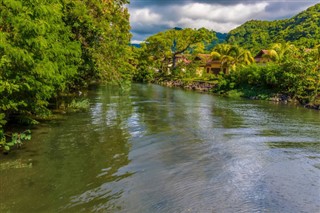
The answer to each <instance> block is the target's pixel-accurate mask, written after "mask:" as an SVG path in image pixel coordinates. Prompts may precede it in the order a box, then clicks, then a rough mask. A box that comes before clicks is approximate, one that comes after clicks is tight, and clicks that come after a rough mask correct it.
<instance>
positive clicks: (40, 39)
mask: <svg viewBox="0 0 320 213" xmlns="http://www.w3.org/2000/svg"><path fill="white" fill-rule="evenodd" d="M127 3H128V1H127V0H113V1H100V0H93V1H89V0H46V1H39V0H0V97H1V98H0V132H1V134H2V137H1V141H2V143H3V144H2V146H3V147H4V146H5V148H6V149H7V145H4V143H5V142H3V140H4V138H5V137H4V136H3V135H4V130H3V128H4V127H3V126H4V124H5V123H6V121H8V120H10V119H11V118H12V117H15V118H19V119H16V120H17V121H19V122H20V123H21V122H22V123H36V121H35V120H33V118H34V117H36V116H39V115H44V114H48V112H49V110H48V109H47V106H48V104H49V101H50V100H54V98H55V97H57V96H58V95H59V94H61V93H67V92H69V91H70V90H72V89H74V88H78V87H81V86H86V85H87V83H88V82H90V81H93V80H107V81H109V82H116V83H118V84H120V85H121V86H122V87H123V88H124V87H127V85H128V82H130V80H131V78H132V73H131V70H132V66H131V65H130V64H129V58H130V53H131V51H130V49H128V48H129V47H128V44H129V41H130V36H131V35H130V33H129V29H130V26H129V14H128V10H127V8H126V7H125V6H124V5H125V4H127ZM75 105H76V106H77V107H78V106H84V105H85V103H81V104H75ZM12 138H13V143H14V144H19V140H20V139H19V138H21V140H20V141H22V140H23V134H20V136H19V138H18V139H16V140H15V136H13V137H12ZM10 143H12V142H10Z"/></svg>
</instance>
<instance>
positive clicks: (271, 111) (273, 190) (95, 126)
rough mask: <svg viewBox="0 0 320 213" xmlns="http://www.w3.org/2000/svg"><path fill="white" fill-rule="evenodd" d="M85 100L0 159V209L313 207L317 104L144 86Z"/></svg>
mask: <svg viewBox="0 0 320 213" xmlns="http://www.w3.org/2000/svg"><path fill="white" fill-rule="evenodd" d="M88 98H89V100H90V109H89V111H88V112H82V113H72V114H67V115H65V116H63V118H62V119H58V120H54V121H50V122H47V123H43V124H41V125H39V126H37V127H36V128H35V129H33V130H32V131H33V134H32V137H33V138H32V141H30V142H27V143H26V144H25V145H24V146H23V147H22V148H21V149H17V150H14V151H12V152H11V153H10V154H9V155H6V156H1V157H0V161H1V167H0V186H1V187H0V212H13V213H19V212H21V213H25V212H30V213H37V212H68V213H69V212H128V213H149V212H150V213H153V212H168V213H172V212H199V213H207V212H208V213H209V212H210V213H212V212H218V213H220V212H226V213H231V212H279V213H280V212H281V213H286V212H288V213H295V212H308V213H313V212H314V213H316V212H320V131H319V130H320V112H319V111H315V110H308V109H304V108H302V107H297V106H291V105H283V104H274V103H269V102H263V101H250V100H243V99H228V98H223V97H215V96H212V95H208V94H199V93H195V92H191V91H183V90H181V89H172V88H165V87H161V86H157V85H141V84H134V85H133V86H132V90H131V91H130V92H123V91H120V90H119V89H117V88H116V87H111V86H99V87H98V88H96V89H95V90H93V91H90V92H89V94H88Z"/></svg>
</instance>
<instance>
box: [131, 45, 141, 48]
mask: <svg viewBox="0 0 320 213" xmlns="http://www.w3.org/2000/svg"><path fill="white" fill-rule="evenodd" d="M130 46H134V47H137V48H140V47H141V44H130Z"/></svg>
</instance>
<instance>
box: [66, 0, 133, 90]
mask: <svg viewBox="0 0 320 213" xmlns="http://www.w3.org/2000/svg"><path fill="white" fill-rule="evenodd" d="M62 2H63V6H64V13H65V16H64V20H65V23H66V24H67V26H69V27H70V28H71V30H72V32H73V37H74V39H75V40H77V41H79V42H80V44H81V49H82V57H81V58H82V63H81V65H80V66H79V72H78V74H77V76H76V79H75V81H76V82H77V83H78V84H84V85H86V83H87V82H89V81H91V80H97V79H98V80H101V79H102V80H106V81H109V82H115V83H121V82H123V81H126V80H128V79H129V80H131V75H132V74H131V73H130V70H132V67H131V65H130V64H129V63H128V61H129V54H128V53H129V50H128V48H129V47H128V44H129V43H130V38H131V35H130V33H129V30H130V25H129V13H128V10H127V8H125V7H124V4H126V3H128V1H127V0H113V1H98V0H95V1H91V0H62Z"/></svg>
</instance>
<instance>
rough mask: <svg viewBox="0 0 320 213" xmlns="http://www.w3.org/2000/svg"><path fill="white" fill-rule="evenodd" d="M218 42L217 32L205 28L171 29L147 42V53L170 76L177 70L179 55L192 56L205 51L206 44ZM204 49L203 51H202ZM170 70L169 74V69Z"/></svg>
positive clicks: (159, 68) (150, 38)
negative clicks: (171, 72)
mask: <svg viewBox="0 0 320 213" xmlns="http://www.w3.org/2000/svg"><path fill="white" fill-rule="evenodd" d="M213 40H216V36H215V32H213V31H209V30H207V29H205V28H200V29H198V30H196V29H190V28H186V29H180V30H177V29H171V30H167V31H164V32H160V33H157V34H155V35H153V36H151V37H149V38H148V39H147V40H146V51H147V53H148V55H149V56H150V57H152V60H153V61H154V62H155V64H156V65H158V67H156V69H158V70H162V71H164V72H167V73H168V74H170V71H172V70H174V69H176V68H177V66H178V63H177V60H176V59H177V56H178V55H179V54H191V53H197V52H199V51H203V50H204V43H209V42H212V41H213ZM201 49H202V50H201ZM168 68H169V70H170V71H169V72H168V71H167V69H168Z"/></svg>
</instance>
